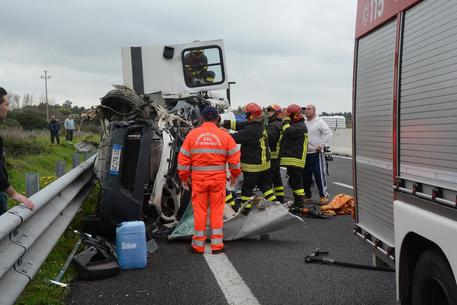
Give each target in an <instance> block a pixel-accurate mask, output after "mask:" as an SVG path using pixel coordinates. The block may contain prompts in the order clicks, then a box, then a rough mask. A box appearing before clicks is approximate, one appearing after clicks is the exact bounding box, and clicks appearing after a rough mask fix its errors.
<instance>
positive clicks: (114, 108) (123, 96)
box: [101, 88, 146, 121]
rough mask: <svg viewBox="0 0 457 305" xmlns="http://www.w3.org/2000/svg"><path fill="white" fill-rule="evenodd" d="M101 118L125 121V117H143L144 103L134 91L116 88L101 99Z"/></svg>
mask: <svg viewBox="0 0 457 305" xmlns="http://www.w3.org/2000/svg"><path fill="white" fill-rule="evenodd" d="M101 104H102V114H103V117H104V118H106V119H107V120H109V121H114V120H126V117H129V116H132V115H137V116H139V117H145V115H146V113H145V112H144V110H143V106H144V105H145V104H146V101H144V100H143V98H142V97H141V96H139V95H138V94H136V93H135V91H133V90H130V89H128V88H116V89H113V90H111V91H109V92H108V93H107V94H105V96H104V97H102V98H101Z"/></svg>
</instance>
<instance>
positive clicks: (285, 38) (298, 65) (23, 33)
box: [0, 0, 356, 113]
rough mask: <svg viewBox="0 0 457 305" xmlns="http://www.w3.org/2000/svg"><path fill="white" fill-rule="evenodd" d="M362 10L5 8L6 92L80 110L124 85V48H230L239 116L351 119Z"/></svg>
mask: <svg viewBox="0 0 457 305" xmlns="http://www.w3.org/2000/svg"><path fill="white" fill-rule="evenodd" d="M355 13H356V0H343V1H342V0H328V1H305V0H288V1H278V0H275V1H266V0H258V1H248V0H243V1H242V0H231V1H218V0H212V1H209V0H208V1H204V0H199V1H195V0H179V1H178V0H176V1H175V0H164V1H162V0H144V1H135V0H131V1H113V0H110V1H107V0H78V1H75V0H72V1H71V0H68V1H62V0H40V1H31V0H30V1H25V0H16V1H4V2H3V3H2V17H1V18H0V37H1V38H2V42H1V43H0V86H1V87H4V88H5V89H7V90H8V91H12V92H15V93H17V94H20V95H22V94H24V93H31V94H33V95H34V96H36V97H39V96H42V95H44V80H43V79H41V78H40V76H41V75H42V74H43V70H47V71H49V73H50V75H51V77H52V78H51V79H50V80H49V82H48V90H49V97H52V98H54V99H55V101H56V102H57V103H59V104H62V102H63V101H65V100H67V99H69V100H70V101H72V102H73V103H74V104H76V105H79V106H85V107H87V106H91V105H98V104H99V98H100V97H102V96H103V95H104V94H105V93H106V92H107V91H109V90H111V88H112V87H111V84H120V83H122V65H121V55H120V48H121V47H126V46H146V45H167V44H174V43H187V42H192V41H193V40H202V41H203V40H213V39H223V40H224V44H225V55H226V60H227V70H228V75H229V80H230V81H235V82H236V85H233V86H232V102H233V104H234V105H235V106H238V105H242V104H245V103H246V102H251V101H253V102H257V103H259V104H261V105H264V106H266V105H268V104H272V103H278V104H281V105H284V106H285V105H287V104H291V103H297V104H301V105H305V104H309V103H313V104H315V105H316V106H317V108H318V112H319V113H320V112H322V111H327V112H339V111H351V98H352V97H351V96H352V57H353V48H354V32H355Z"/></svg>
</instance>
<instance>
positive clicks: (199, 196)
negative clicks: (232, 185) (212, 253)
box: [192, 179, 226, 253]
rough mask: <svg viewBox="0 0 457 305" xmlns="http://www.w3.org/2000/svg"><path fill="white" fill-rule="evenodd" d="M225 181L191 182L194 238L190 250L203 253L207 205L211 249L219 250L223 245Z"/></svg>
mask: <svg viewBox="0 0 457 305" xmlns="http://www.w3.org/2000/svg"><path fill="white" fill-rule="evenodd" d="M225 183H226V182H225V179H214V180H196V181H195V180H194V181H192V207H193V209H194V236H193V237H192V248H193V249H194V250H195V251H196V252H201V253H203V252H204V251H205V241H206V222H207V217H208V203H209V209H210V228H211V249H212V250H221V249H222V248H224V243H223V237H224V236H223V234H222V227H223V222H224V220H223V217H224V205H225Z"/></svg>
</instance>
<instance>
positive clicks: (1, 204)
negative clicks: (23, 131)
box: [0, 87, 35, 215]
mask: <svg viewBox="0 0 457 305" xmlns="http://www.w3.org/2000/svg"><path fill="white" fill-rule="evenodd" d="M7 94H8V93H7V92H6V90H5V89H3V88H2V87H0V120H1V121H4V120H5V119H6V115H7V114H8V110H9V101H8V99H7ZM5 194H8V195H9V196H10V197H11V198H13V199H14V200H16V201H19V202H22V203H24V204H25V206H26V207H28V208H29V209H31V210H33V209H34V208H35V205H34V204H33V202H32V201H31V200H30V199H28V198H27V197H25V196H24V195H21V194H19V193H18V192H16V190H15V189H14V188H13V187H12V186H11V184H10V183H9V182H8V172H7V171H6V167H5V154H4V151H3V138H2V137H0V215H2V214H3V213H5V212H6V211H7V210H8V202H7V198H6V195H5Z"/></svg>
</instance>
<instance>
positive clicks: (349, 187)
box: [332, 182, 353, 190]
mask: <svg viewBox="0 0 457 305" xmlns="http://www.w3.org/2000/svg"><path fill="white" fill-rule="evenodd" d="M332 183H333V184H336V185H339V186H342V187H347V188H348V189H351V190H352V189H353V186H352V185H349V184H344V183H341V182H332Z"/></svg>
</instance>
